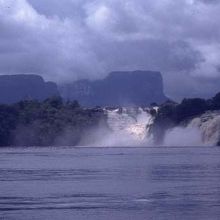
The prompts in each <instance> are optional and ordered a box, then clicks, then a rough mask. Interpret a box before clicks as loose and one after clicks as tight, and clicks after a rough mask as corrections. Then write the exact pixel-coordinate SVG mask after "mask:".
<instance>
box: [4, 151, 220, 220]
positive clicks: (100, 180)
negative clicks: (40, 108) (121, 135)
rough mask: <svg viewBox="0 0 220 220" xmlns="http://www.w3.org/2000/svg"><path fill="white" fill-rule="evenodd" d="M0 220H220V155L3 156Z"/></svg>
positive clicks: (41, 153) (72, 153)
mask: <svg viewBox="0 0 220 220" xmlns="http://www.w3.org/2000/svg"><path fill="white" fill-rule="evenodd" d="M0 219H4V220H5V219H13V220H26V219H27V220H29V219H34V220H35V219H37V220H38V219H42V220H44V219H46V220H48V219H54V220H58V219H62V220H66V219H74V220H84V219H86V220H90V219H91V220H103V219H105V220H130V219H131V220H133V219H135V220H146V219H159V220H160V219H169V220H172V219H178V220H182V219H184V220H185V219H186V220H191V219H193V220H195V219H200V220H203V219H204V220H215V219H216V220H217V219H220V148H208V147H207V148H206V147H194V148H193V147H192V148H189V147H187V148H181V147H178V148H174V147H172V148H169V147H168V148H26V149H22V148H20V149H14V150H13V149H9V148H5V149H1V150H0Z"/></svg>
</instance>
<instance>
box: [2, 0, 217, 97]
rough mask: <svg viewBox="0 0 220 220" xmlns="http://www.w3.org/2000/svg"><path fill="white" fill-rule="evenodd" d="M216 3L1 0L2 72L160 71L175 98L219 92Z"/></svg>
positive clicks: (53, 76)
mask: <svg viewBox="0 0 220 220" xmlns="http://www.w3.org/2000/svg"><path fill="white" fill-rule="evenodd" d="M210 3H211V4H210ZM217 3H218V1H214V0H209V1H208V0H178V1H174V0H155V1H151V0H62V1H61V0H0V30H1V31H0V73H1V74H12V73H37V74H41V75H43V76H44V77H45V78H46V79H50V80H55V81H57V82H65V81H68V80H75V79H79V78H90V79H96V78H100V77H104V76H105V75H106V74H107V73H108V72H110V71H113V70H133V69H149V70H159V71H161V72H162V73H163V76H164V81H165V89H166V92H167V94H168V95H170V96H171V97H175V98H182V97H183V96H194V95H201V96H208V95H210V94H212V93H214V92H216V91H218V90H220V86H219V85H218V80H219V79H220V72H219V68H218V67H219V65H220V64H219V60H220V29H219V28H218V26H219V19H220V15H219V11H220V4H217ZM204 88H205V89H204Z"/></svg>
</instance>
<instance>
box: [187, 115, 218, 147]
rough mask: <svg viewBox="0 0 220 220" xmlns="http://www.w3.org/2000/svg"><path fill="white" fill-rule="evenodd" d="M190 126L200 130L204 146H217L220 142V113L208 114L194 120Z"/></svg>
mask: <svg viewBox="0 0 220 220" xmlns="http://www.w3.org/2000/svg"><path fill="white" fill-rule="evenodd" d="M188 126H190V127H196V128H198V129H199V131H200V133H201V139H202V142H203V143H204V144H206V145H216V144H217V143H218V142H219V140H220V111H213V112H206V113H205V114H203V115H201V116H200V117H196V118H194V119H192V121H191V122H190V123H189V125H188Z"/></svg>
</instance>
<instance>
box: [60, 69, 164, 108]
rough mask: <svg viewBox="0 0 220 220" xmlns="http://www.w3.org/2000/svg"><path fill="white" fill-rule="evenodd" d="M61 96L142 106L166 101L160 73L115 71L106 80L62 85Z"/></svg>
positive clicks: (91, 102)
mask: <svg viewBox="0 0 220 220" xmlns="http://www.w3.org/2000/svg"><path fill="white" fill-rule="evenodd" d="M60 91H61V94H62V96H63V97H64V98H65V99H68V100H78V101H79V102H80V103H81V104H82V105H83V106H96V105H99V106H133V105H134V106H143V105H149V104H150V103H152V102H157V103H162V102H164V101H165V100H167V98H166V96H165V95H164V93H163V80H162V76H161V74H160V73H159V72H152V71H134V72H112V73H110V74H109V75H108V76H107V77H106V78H105V79H102V80H96V81H89V80H80V81H76V82H73V83H70V84H66V85H63V86H61V87H60Z"/></svg>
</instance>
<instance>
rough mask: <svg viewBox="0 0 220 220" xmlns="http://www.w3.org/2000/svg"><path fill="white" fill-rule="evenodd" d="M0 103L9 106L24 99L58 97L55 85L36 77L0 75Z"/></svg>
mask: <svg viewBox="0 0 220 220" xmlns="http://www.w3.org/2000/svg"><path fill="white" fill-rule="evenodd" d="M0 94H1V95H0V103H4V104H11V103H15V102H18V101H20V100H24V99H37V100H44V99H46V98H48V97H51V96H58V95H59V92H58V89H57V85H56V84H55V83H53V82H45V81H44V80H43V78H42V77H41V76H38V75H1V76H0Z"/></svg>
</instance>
